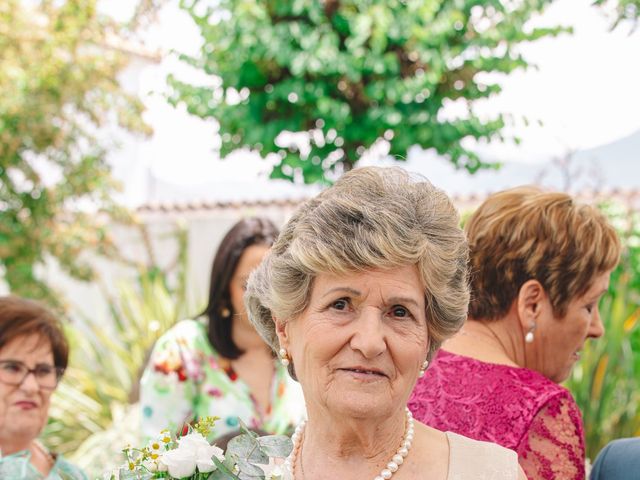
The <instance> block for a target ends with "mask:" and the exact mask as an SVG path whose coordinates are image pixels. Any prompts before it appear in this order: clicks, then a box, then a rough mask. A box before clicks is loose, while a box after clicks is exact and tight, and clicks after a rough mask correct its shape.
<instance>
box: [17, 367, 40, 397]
mask: <svg viewBox="0 0 640 480" xmlns="http://www.w3.org/2000/svg"><path fill="white" fill-rule="evenodd" d="M20 390H24V391H25V392H37V391H38V390H40V385H39V384H38V381H37V380H36V375H35V373H33V372H28V373H27V375H26V376H25V377H24V380H22V383H21V384H20Z"/></svg>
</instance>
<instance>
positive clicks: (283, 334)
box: [273, 317, 289, 350]
mask: <svg viewBox="0 0 640 480" xmlns="http://www.w3.org/2000/svg"><path fill="white" fill-rule="evenodd" d="M273 323H274V324H275V326H276V336H277V337H278V344H279V345H280V348H284V349H285V350H286V349H288V348H289V328H288V327H289V322H285V321H284V320H281V319H280V318H277V317H273Z"/></svg>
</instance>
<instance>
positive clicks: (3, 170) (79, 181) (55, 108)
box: [0, 0, 148, 305]
mask: <svg viewBox="0 0 640 480" xmlns="http://www.w3.org/2000/svg"><path fill="white" fill-rule="evenodd" d="M120 33H121V30H120V27H119V26H118V25H116V24H114V23H113V22H110V21H109V20H108V19H105V18H102V17H100V16H99V15H98V13H97V12H96V0H64V1H51V0H40V1H30V2H24V1H21V0H0V91H2V95H1V96H0V275H2V276H4V279H5V280H6V281H7V283H8V284H9V287H10V289H11V290H12V291H13V292H14V293H16V294H19V295H23V296H26V297H30V298H40V299H45V300H47V301H48V302H49V303H51V304H54V305H55V304H58V305H59V304H60V302H59V297H58V296H57V295H56V292H54V291H52V290H51V288H50V287H49V286H48V285H46V284H45V283H44V282H43V281H42V280H41V279H39V278H38V275H37V268H38V266H41V265H42V264H43V263H44V261H45V260H46V259H47V258H48V257H53V258H55V259H57V260H58V262H59V263H60V265H61V266H62V268H63V269H64V270H65V271H67V272H68V273H69V274H71V275H72V276H74V277H76V278H80V279H90V278H92V270H91V268H90V267H89V265H88V263H86V262H82V261H80V260H79V254H80V252H82V251H83V250H84V249H85V248H87V247H93V248H94V249H95V250H96V251H98V252H100V253H103V254H115V250H114V247H113V244H112V242H111V241H110V239H109V238H108V236H107V235H106V232H105V230H104V228H103V226H102V224H101V223H100V221H99V219H100V218H104V216H105V215H107V216H108V215H115V216H116V217H119V218H122V216H123V215H124V213H123V212H122V211H120V210H119V209H118V208H117V207H116V206H115V205H114V203H113V202H112V200H111V198H110V194H111V193H112V192H113V190H114V188H115V186H116V185H115V184H114V181H113V180H112V178H111V177H110V175H109V168H108V166H107V164H106V162H105V153H106V149H107V147H108V146H109V143H108V142H107V141H105V140H104V139H103V138H100V137H99V136H98V134H97V132H98V129H99V128H100V127H102V126H104V125H106V124H107V123H109V124H114V123H117V124H119V125H120V126H121V127H123V128H125V129H127V130H129V131H132V132H140V133H142V132H148V128H147V127H146V126H145V124H144V123H143V122H142V119H141V112H142V105H141V103H140V101H139V100H137V99H136V98H134V97H132V96H130V95H127V94H125V93H124V92H123V90H122V89H121V87H120V85H119V84H118V80H117V75H118V74H119V73H120V72H121V71H122V69H123V68H124V67H125V65H126V55H125V54H123V53H122V52H120V51H119V50H118V49H117V48H113V46H112V45H110V44H109V42H110V41H112V40H113V39H118V38H119V35H120ZM102 137H104V135H103V136H102ZM88 205H91V207H90V208H91V210H88V209H87V206H88ZM98 212H99V213H100V214H103V215H97V214H96V213H98Z"/></svg>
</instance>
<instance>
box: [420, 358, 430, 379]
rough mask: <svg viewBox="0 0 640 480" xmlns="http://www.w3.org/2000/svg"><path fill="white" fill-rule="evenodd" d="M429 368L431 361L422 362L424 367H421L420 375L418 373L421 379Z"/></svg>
mask: <svg viewBox="0 0 640 480" xmlns="http://www.w3.org/2000/svg"><path fill="white" fill-rule="evenodd" d="M428 366H429V360H425V361H424V362H422V366H421V367H420V373H418V376H419V377H424V372H425V371H426V370H427V367H428Z"/></svg>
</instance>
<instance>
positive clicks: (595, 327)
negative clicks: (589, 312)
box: [589, 307, 604, 338]
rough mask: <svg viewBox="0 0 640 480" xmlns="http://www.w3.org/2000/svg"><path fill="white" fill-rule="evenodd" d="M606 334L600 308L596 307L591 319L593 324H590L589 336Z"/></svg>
mask: <svg viewBox="0 0 640 480" xmlns="http://www.w3.org/2000/svg"><path fill="white" fill-rule="evenodd" d="M603 335H604V324H603V323H602V318H601V317H600V310H599V309H598V307H596V309H595V312H594V315H593V318H592V319H591V325H590V326H589V336H590V337H591V338H600V337H601V336H603Z"/></svg>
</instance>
